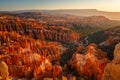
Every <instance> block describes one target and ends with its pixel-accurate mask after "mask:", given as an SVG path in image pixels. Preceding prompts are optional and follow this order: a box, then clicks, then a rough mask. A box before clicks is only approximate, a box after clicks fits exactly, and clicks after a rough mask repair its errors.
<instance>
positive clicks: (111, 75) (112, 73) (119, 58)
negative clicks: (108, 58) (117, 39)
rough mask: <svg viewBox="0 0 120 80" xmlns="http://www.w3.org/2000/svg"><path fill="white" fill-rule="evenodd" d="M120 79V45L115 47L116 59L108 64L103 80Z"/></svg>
mask: <svg viewBox="0 0 120 80" xmlns="http://www.w3.org/2000/svg"><path fill="white" fill-rule="evenodd" d="M119 79H120V43H119V44H117V45H116V46H115V50H114V58H113V60H112V62H111V63H108V64H107V66H106V67H105V70H104V75H103V80H119Z"/></svg>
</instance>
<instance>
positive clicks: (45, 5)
mask: <svg viewBox="0 0 120 80" xmlns="http://www.w3.org/2000/svg"><path fill="white" fill-rule="evenodd" d="M28 9H47V10H48V9H98V10H102V11H110V12H120V0H0V11H8V10H9V11H11V10H12V11H13V10H28Z"/></svg>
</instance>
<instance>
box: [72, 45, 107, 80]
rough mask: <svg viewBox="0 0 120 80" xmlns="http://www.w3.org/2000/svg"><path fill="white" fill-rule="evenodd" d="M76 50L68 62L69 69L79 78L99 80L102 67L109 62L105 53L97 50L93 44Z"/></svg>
mask: <svg viewBox="0 0 120 80" xmlns="http://www.w3.org/2000/svg"><path fill="white" fill-rule="evenodd" d="M78 49H79V50H77V51H76V52H75V53H74V54H73V56H72V59H71V60H70V65H71V68H73V69H74V70H76V71H77V72H78V73H79V75H80V76H86V77H88V78H89V79H94V80H101V79H102V74H103V71H104V67H105V66H106V64H107V63H108V62H109V60H108V59H107V58H106V55H105V53H104V52H103V51H101V50H100V49H98V48H97V46H96V45H95V44H91V45H89V46H87V47H86V48H85V47H79V48H78ZM81 53H82V54H81Z"/></svg>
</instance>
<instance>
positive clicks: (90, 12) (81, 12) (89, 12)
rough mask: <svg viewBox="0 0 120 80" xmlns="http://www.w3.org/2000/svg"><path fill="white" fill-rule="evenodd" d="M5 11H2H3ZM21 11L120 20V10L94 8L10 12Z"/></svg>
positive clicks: (21, 11)
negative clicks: (108, 10) (111, 10)
mask: <svg viewBox="0 0 120 80" xmlns="http://www.w3.org/2000/svg"><path fill="white" fill-rule="evenodd" d="M1 12H2V11H1ZM5 12H7V11H4V13H5ZM12 12H14V13H23V12H46V13H49V14H50V13H51V14H54V15H55V14H70V15H77V16H105V17H107V18H109V19H112V20H120V12H107V11H99V10H96V9H61V10H18V11H11V13H12Z"/></svg>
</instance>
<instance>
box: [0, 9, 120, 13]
mask: <svg viewBox="0 0 120 80" xmlns="http://www.w3.org/2000/svg"><path fill="white" fill-rule="evenodd" d="M25 10H26V11H30V10H33V11H34V10H36V11H37V10H38V11H39V10H45V11H52V10H96V11H102V12H114V13H120V11H105V10H99V9H89V8H81V9H18V10H0V12H17V11H25Z"/></svg>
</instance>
